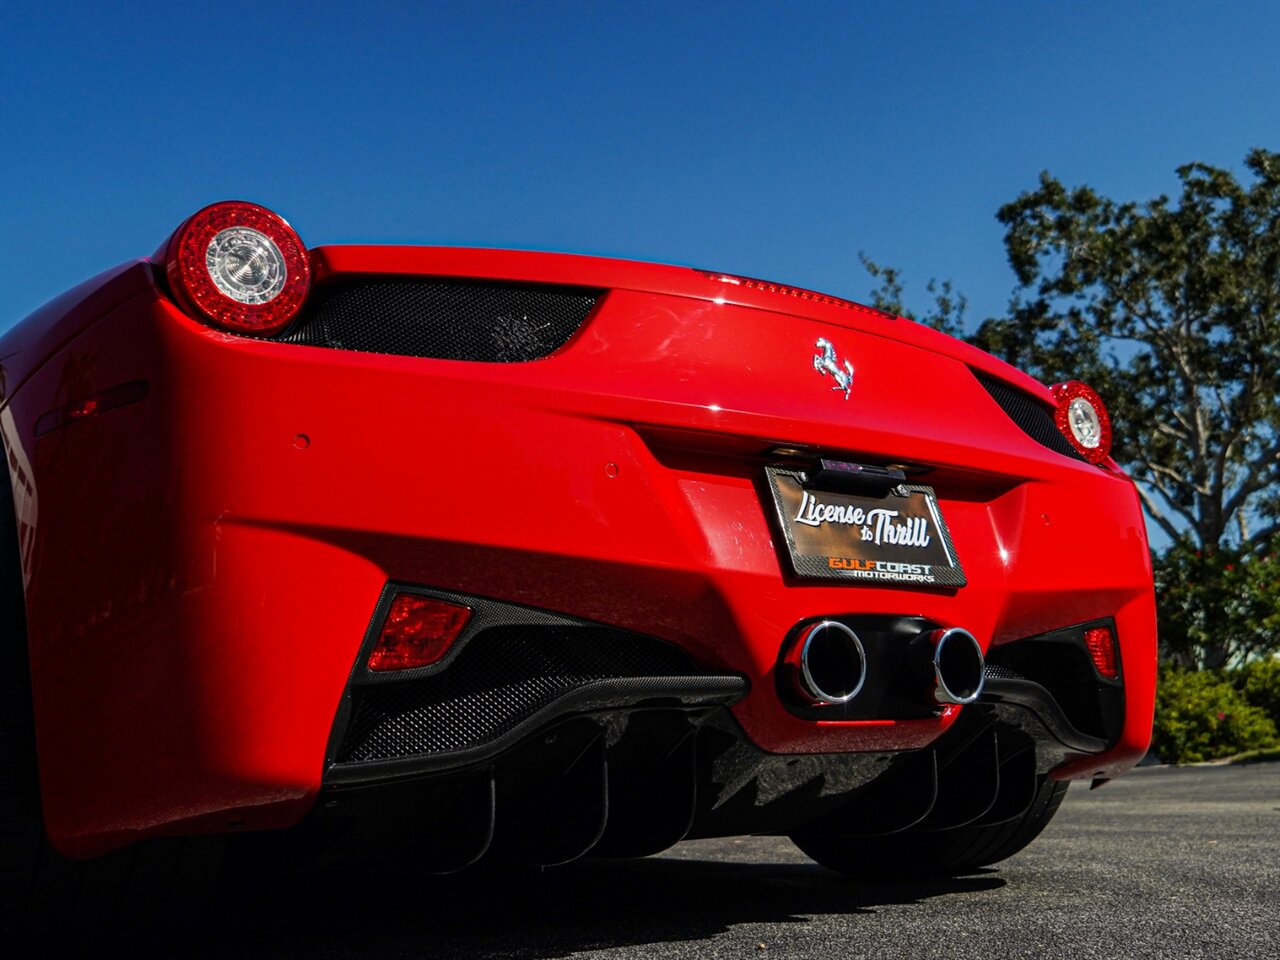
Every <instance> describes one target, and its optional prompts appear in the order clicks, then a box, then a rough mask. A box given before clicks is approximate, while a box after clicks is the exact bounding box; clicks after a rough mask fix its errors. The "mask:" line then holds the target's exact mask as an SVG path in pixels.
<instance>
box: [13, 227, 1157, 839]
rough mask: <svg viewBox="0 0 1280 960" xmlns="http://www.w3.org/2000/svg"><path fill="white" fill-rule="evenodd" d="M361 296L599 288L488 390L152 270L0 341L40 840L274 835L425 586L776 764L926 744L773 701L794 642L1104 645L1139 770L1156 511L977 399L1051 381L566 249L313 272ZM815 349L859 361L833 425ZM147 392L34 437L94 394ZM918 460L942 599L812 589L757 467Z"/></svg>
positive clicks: (755, 294) (1085, 772)
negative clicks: (1096, 636)
mask: <svg viewBox="0 0 1280 960" xmlns="http://www.w3.org/2000/svg"><path fill="white" fill-rule="evenodd" d="M312 258H313V259H312V265H313V270H314V279H315V284H316V285H317V286H321V285H323V284H325V283H327V282H332V281H333V280H334V279H336V278H343V277H351V276H357V275H365V274H394V275H402V276H405V275H407V276H413V275H436V276H447V277H475V278H486V279H499V280H506V281H531V282H539V283H568V284H573V285H577V286H588V287H596V288H599V289H602V290H606V291H607V293H606V294H605V296H604V297H603V299H602V301H601V302H600V303H599V305H598V306H597V308H596V309H595V312H594V314H593V315H592V317H591V318H590V319H589V320H588V322H587V323H586V324H584V326H583V328H582V329H581V330H580V331H579V333H578V334H577V335H576V336H575V337H574V338H573V339H572V340H571V341H570V342H569V343H568V344H567V345H566V346H565V347H563V348H562V349H560V350H559V351H557V352H556V353H555V354H554V355H552V356H551V357H548V358H547V359H545V360H539V361H533V362H529V363H520V364H485V363H470V362H459V361H445V360H424V359H419V358H411V357H397V356H383V355H373V354H361V353H354V352H348V351H342V350H328V349H321V348H316V347H310V346H299V345H294V344H289V343H281V342H271V341H263V340H254V339H246V338H242V337H237V336H232V335H229V334H226V333H222V332H219V331H217V330H214V329H211V328H210V327H207V326H204V325H202V324H201V323H198V322H197V321H195V320H193V319H191V318H190V317H188V316H186V315H184V314H183V313H182V312H181V311H180V310H179V309H178V308H177V307H175V306H174V304H173V303H172V301H171V300H170V299H169V297H168V296H167V295H166V294H165V292H164V289H163V286H162V284H161V282H160V280H159V278H158V277H157V275H156V271H155V269H154V268H153V266H152V265H151V264H150V263H149V262H146V261H142V262H138V263H135V264H132V265H126V266H125V267H123V268H120V269H118V270H117V271H114V272H111V273H109V274H104V275H103V276H102V277H100V278H97V279H96V280H95V281H91V283H90V284H88V285H85V286H84V287H81V288H77V290H76V291H73V292H72V294H69V295H68V296H67V297H66V298H63V299H61V300H60V301H57V302H55V304H51V305H50V306H49V307H48V308H46V309H45V310H43V311H41V312H40V313H39V314H37V315H36V316H35V317H33V318H32V319H31V320H29V321H27V322H25V323H24V324H22V325H20V326H19V327H18V328H15V329H14V330H13V331H11V332H10V333H9V334H7V335H6V336H5V337H4V339H3V350H2V354H0V355H3V368H4V376H5V396H4V406H3V416H2V421H0V423H2V425H3V432H4V439H5V443H6V446H7V449H8V453H9V465H10V476H11V479H12V481H13V485H14V490H15V501H16V508H17V514H18V520H19V526H20V536H21V542H22V546H23V561H24V576H25V579H26V585H27V612H28V620H29V634H30V650H31V659H32V674H33V682H34V695H35V707H36V720H37V736H38V740H39V748H40V762H41V778H42V785H43V792H44V803H45V810H46V820H47V826H48V830H49V833H50V836H51V837H52V839H53V840H54V842H55V843H56V844H57V845H58V847H59V848H60V849H62V850H63V851H65V852H68V853H72V854H90V853H95V852H98V851H101V850H105V849H108V848H110V847H113V846H118V845H120V844H122V843H125V842H128V841H129V840H131V839H133V838H136V837H140V836H145V835H149V834H153V833H166V832H190V831H193V830H236V829H259V828H267V827H280V826H287V825H290V824H293V823H296V822H297V821H298V820H299V819H300V818H301V817H302V816H303V815H304V814H305V813H306V812H307V810H308V809H309V808H310V806H311V804H312V803H313V802H314V799H315V796H316V793H317V791H318V789H319V786H320V778H321V772H322V766H323V762H324V757H325V746H326V740H327V738H328V736H329V733H330V729H331V726H332V723H333V719H334V714H335V710H336V708H337V705H338V702H339V699H340V697H341V695H342V692H343V689H344V685H345V684H346V681H347V678H348V676H349V674H350V672H351V669H352V665H353V662H354V658H355V656H356V653H357V650H358V648H359V645H360V642H361V639H362V637H363V635H364V632H365V630H366V628H367V626H368V623H369V620H370V617H371V615H372V613H373V609H374V605H375V603H376V601H377V599H378V597H379V594H380V591H381V590H382V588H383V586H384V584H385V583H386V582H387V581H388V580H397V581H406V582H412V583H421V584H428V585H431V586H434V587H437V588H441V589H446V590H454V591H459V592H464V593H474V594H479V595H483V596H488V597H494V598H498V599H502V600H507V601H512V602H517V603H522V604H528V605H532V606H537V607H543V608H547V609H552V610H556V611H559V612H562V613H565V614H569V615H572V616H576V617H582V618H587V619H591V620H596V621H601V622H604V623H608V624H613V625H616V626H619V627H623V628H627V629H633V630H637V631H640V632H643V633H646V634H650V635H653V636H658V637H661V638H664V639H666V640H669V641H672V642H674V643H677V644H679V645H680V646H681V647H683V648H684V649H685V650H686V651H688V652H689V653H690V654H691V655H692V656H693V657H694V658H695V659H696V660H697V661H698V662H699V664H701V665H702V666H704V667H706V668H707V669H712V668H718V669H725V670H732V671H738V672H741V673H743V674H746V675H747V676H748V677H749V678H750V679H751V681H752V688H751V693H750V694H749V695H748V697H747V698H746V699H745V700H744V701H743V702H742V703H740V704H739V705H738V706H736V707H735V708H734V713H735V715H736V717H737V719H738V721H739V722H740V723H741V725H742V727H743V728H744V729H745V731H746V733H747V734H748V735H749V737H750V738H751V739H752V740H753V741H754V742H755V743H756V744H757V745H759V746H760V747H762V748H764V749H765V750H768V751H773V752H782V753H789V752H798V753H804V752H823V753H829V752H840V751H872V750H876V751H882V750H904V749H912V748H918V747H922V746H924V745H927V744H928V743H930V742H931V741H933V740H934V739H936V738H937V737H938V736H939V735H940V734H941V733H942V732H943V731H944V730H945V729H946V728H947V726H948V725H949V724H950V723H951V722H953V721H954V719H955V716H956V713H957V710H958V709H959V708H949V709H948V710H947V711H946V712H945V713H944V714H943V715H942V716H941V717H939V718H938V719H934V720H910V721H891V720H882V721H862V722H814V721H810V720H804V719H801V718H799V717H797V716H795V715H793V714H791V713H789V712H788V711H787V710H786V709H785V708H784V707H783V706H782V705H781V704H780V703H779V701H778V699H777V696H776V695H775V693H774V684H773V682H772V672H773V670H774V669H775V665H776V663H777V660H778V652H779V645H780V643H781V642H782V638H783V637H784V635H785V634H786V633H787V631H788V630H789V629H790V628H791V627H792V626H793V625H794V624H795V623H797V622H798V621H799V620H801V619H803V618H806V617H812V616H819V615H828V614H840V613H852V612H857V613H889V614H911V615H919V616H924V617H927V618H929V619H931V620H934V621H937V622H939V623H942V624H947V625H955V626H963V627H964V628H966V629H968V630H969V631H970V632H972V633H973V634H974V635H975V636H976V637H978V638H979V640H980V641H981V643H982V645H983V646H984V647H987V648H989V647H991V646H993V645H998V644H1001V643H1005V642H1008V641H1012V640H1016V639H1020V638H1024V637H1028V636H1032V635H1035V634H1038V633H1042V632H1045V631H1048V630H1052V629H1056V628H1059V627H1062V626H1066V625H1069V624H1074V623H1080V622H1083V621H1086V620H1091V619H1095V618H1104V617H1112V618H1114V621H1115V624H1116V628H1117V633H1118V637H1119V642H1120V646H1121V659H1122V664H1123V671H1124V679H1125V686H1126V712H1125V720H1124V727H1123V733H1122V735H1121V737H1120V739H1119V741H1118V743H1117V744H1116V745H1115V746H1114V747H1113V748H1112V749H1110V750H1109V751H1108V752H1107V753H1105V754H1103V755H1101V756H1080V757H1079V758H1078V759H1074V760H1068V761H1067V762H1066V763H1064V764H1063V765H1062V766H1060V767H1059V768H1058V769H1057V770H1055V772H1054V775H1055V776H1057V777H1062V778H1067V777H1094V776H1104V777H1105V776H1111V775H1114V774H1115V773H1118V772H1120V771H1122V770H1124V769H1126V768H1128V767H1129V766H1131V765H1133V764H1134V763H1135V762H1136V761H1137V760H1138V759H1139V758H1140V757H1141V756H1142V754H1143V752H1144V751H1145V750H1146V747H1147V743H1148V739H1149V735H1150V725H1151V714H1152V704H1153V697H1154V675H1155V628H1154V601H1153V596H1152V587H1151V570H1150V560H1149V554H1148V549H1147V541H1146V536H1145V531H1144V526H1143V519H1142V513H1141V509H1140V506H1139V503H1138V499H1137V496H1136V494H1135V491H1134V489H1133V486H1132V484H1131V482H1130V481H1129V480H1128V478H1127V477H1125V476H1124V474H1123V473H1122V472H1121V471H1120V470H1119V469H1118V468H1117V467H1116V465H1115V464H1114V463H1113V462H1111V461H1109V460H1108V461H1106V462H1104V463H1103V464H1101V465H1100V466H1093V465H1090V464H1087V463H1082V462H1078V461H1074V460H1071V459H1068V458H1066V457H1063V456H1061V455H1058V454H1055V453H1053V452H1052V451H1049V450H1047V449H1045V448H1044V447H1042V446H1040V445H1039V444H1037V443H1036V442H1034V441H1033V440H1031V439H1030V438H1029V437H1028V436H1027V435H1026V434H1024V433H1023V432H1022V431H1021V430H1019V428H1018V427H1017V426H1015V425H1014V423H1013V422H1012V421H1011V420H1010V419H1009V418H1008V417H1007V416H1006V415H1005V414H1004V413H1003V412H1002V411H1001V410H1000V408H999V407H998V406H997V405H996V403H995V402H994V401H993V400H992V398H991V396H990V395H989V394H988V393H987V392H986V391H985V390H984V389H983V388H982V387H981V385H980V384H979V382H978V381H977V380H976V378H975V377H974V376H973V371H974V370H978V371H982V372H985V373H986V374H988V375H990V376H993V377H996V378H999V379H1001V380H1004V381H1006V382H1008V383H1011V384H1014V385H1015V386H1017V387H1019V388H1021V389H1022V390H1025V391H1028V392H1031V393H1033V394H1034V395H1035V396H1037V397H1041V398H1043V399H1044V400H1045V402H1046V403H1052V400H1051V397H1050V395H1049V392H1048V391H1047V389H1046V388H1045V387H1044V386H1042V385H1040V384H1038V383H1036V382H1035V381H1033V380H1031V379H1030V378H1027V377H1025V376H1024V375H1022V374H1020V373H1018V372H1016V371H1014V370H1012V369H1011V368H1009V367H1007V366H1005V365H1004V364H1002V363H1000V362H999V361H996V360H994V359H993V358H991V357H989V356H988V355H986V354H984V353H982V352H980V351H978V350H975V349H973V348H972V347H969V346H967V345H965V344H962V343H959V342H957V341H954V340H952V339H950V338H947V337H945V336H943V335H941V334H939V333H936V332H935V331H932V330H929V329H926V328H924V327H921V326H918V325H916V324H914V323H911V322H910V321H906V320H898V319H893V318H890V317H887V316H884V315H882V314H880V313H877V312H875V311H873V310H870V309H867V308H863V307H858V306H856V305H852V304H846V303H844V302H843V301H835V300H833V299H830V298H816V297H814V296H812V295H803V294H802V293H801V292H794V291H789V290H788V289H787V288H778V287H773V286H771V285H768V284H743V283H742V282H740V281H738V280H736V279H734V278H725V277H722V276H721V275H718V274H705V273H701V272H698V271H694V270H688V269H683V268H676V267H666V266H657V265H651V264H640V263H628V262H622V261H613V260H602V259H596V258H587V257H573V256H564V255H554V254H538V253H513V252H501V251H489V250H452V249H432V248H399V247H332V248H320V249H317V250H314V251H312ZM815 336H825V337H828V338H830V339H832V340H833V341H837V342H838V344H839V348H840V350H841V353H842V355H848V356H851V357H854V358H856V359H855V364H856V367H857V386H856V389H855V390H854V391H853V394H852V395H851V397H850V398H849V399H848V400H847V401H846V400H845V399H844V398H843V397H842V396H841V395H840V394H839V393H838V392H832V391H831V390H830V389H829V387H828V385H827V384H826V383H823V382H819V381H818V380H817V378H816V377H815V375H814V371H813V367H812V363H811V358H812V353H813V343H814V339H815ZM138 381H141V382H145V384H146V386H147V389H146V394H145V398H143V399H140V400H137V401H136V402H133V403H129V404H127V405H124V406H120V407H118V408H116V409H113V410H108V411H106V412H103V413H101V414H99V415H95V416H91V417H86V418H84V419H83V420H79V421H76V422H71V423H68V424H66V425H65V426H63V427H61V428H59V429H55V430H52V431H51V432H48V433H46V434H44V435H43V436H39V437H37V436H36V424H37V421H39V420H40V418H41V417H42V416H43V415H45V414H48V413H49V412H50V411H56V410H60V409H63V408H66V407H67V406H68V405H73V404H76V403H77V402H79V401H82V400H84V399H85V398H87V397H90V396H92V395H94V394H97V393H99V392H101V391H103V390H107V389H109V388H112V387H115V386H118V385H121V384H128V383H134V382H138ZM779 446H786V447H800V448H805V449H811V450H815V451H819V450H820V451H823V452H825V453H828V454H830V455H833V456H840V457H844V458H847V459H850V460H854V461H859V462H907V463H910V464H914V465H918V466H920V467H922V468H927V469H928V471H929V473H928V479H927V482H928V483H929V484H931V485H932V486H933V487H934V488H935V489H936V491H937V494H938V497H939V502H940V505H941V507H942V510H943V512H944V514H945V516H946V519H947V522H948V524H949V526H950V529H951V533H952V536H953V538H954V540H955V542H956V545H957V550H958V552H959V553H960V557H961V560H962V562H963V564H964V568H965V572H966V574H967V577H968V584H967V585H966V586H965V587H963V588H961V589H958V590H940V589H933V590H917V591H912V590H904V589H903V588H901V587H896V588H887V587H886V588H882V587H874V586H863V585H849V584H844V583H826V582H821V583H818V582H812V581H799V580H796V579H795V578H793V577H791V576H789V575H788V574H787V573H786V572H785V570H784V563H783V560H782V559H781V558H780V555H779V544H778V543H776V542H775V541H776V540H777V537H776V535H775V533H774V532H773V528H772V527H771V523H770V520H769V511H770V510H771V509H772V508H771V505H769V504H768V503H766V502H765V499H764V497H763V496H762V486H761V469H762V464H763V463H764V462H765V461H766V459H767V458H766V452H767V451H769V450H770V449H772V448H775V447H779Z"/></svg>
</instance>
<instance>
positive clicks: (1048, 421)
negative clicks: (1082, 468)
mask: <svg viewBox="0 0 1280 960" xmlns="http://www.w3.org/2000/svg"><path fill="white" fill-rule="evenodd" d="M974 375H975V376H977V377H978V382H979V383H980V384H982V386H983V387H984V388H985V389H986V391H987V393H989V394H991V399H993V400H994V401H995V402H996V403H998V404H1000V409H1001V410H1003V411H1004V412H1005V413H1007V414H1008V415H1009V419H1010V420H1012V421H1013V422H1014V423H1016V424H1017V425H1018V428H1019V429H1020V430H1021V431H1022V432H1023V433H1025V434H1026V435H1027V436H1028V437H1030V438H1031V439H1032V440H1034V441H1035V442H1036V443H1038V444H1040V445H1041V446H1042V447H1048V448H1049V449H1050V450H1052V451H1054V452H1055V453H1060V454H1062V455H1063V456H1064V457H1070V458H1071V459H1073V460H1079V461H1081V462H1082V463H1088V461H1087V460H1085V458H1084V457H1082V456H1080V454H1079V453H1078V452H1077V451H1076V448H1075V447H1073V446H1072V445H1071V444H1070V443H1068V442H1067V438H1066V437H1064V436H1063V435H1062V432H1061V431H1060V430H1059V429H1058V427H1057V424H1055V423H1054V422H1053V414H1052V413H1050V412H1049V410H1048V409H1047V408H1046V407H1045V406H1044V404H1042V403H1040V401H1038V400H1036V399H1035V398H1034V397H1031V396H1029V395H1027V394H1025V393H1023V392H1022V391H1021V390H1018V389H1016V388H1015V387H1010V386H1008V385H1007V384H1003V383H1001V382H1000V381H999V380H991V379H988V378H987V377H984V376H981V375H979V374H974Z"/></svg>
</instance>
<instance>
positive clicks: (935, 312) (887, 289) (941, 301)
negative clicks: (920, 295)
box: [858, 253, 969, 337]
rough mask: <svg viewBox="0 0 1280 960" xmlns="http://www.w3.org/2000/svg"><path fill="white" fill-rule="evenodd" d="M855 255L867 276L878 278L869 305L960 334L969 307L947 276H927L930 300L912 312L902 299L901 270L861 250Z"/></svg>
mask: <svg viewBox="0 0 1280 960" xmlns="http://www.w3.org/2000/svg"><path fill="white" fill-rule="evenodd" d="M858 259H859V260H861V261H862V268H863V269H864V270H866V271H867V273H869V274H870V275H871V278H872V279H873V280H878V281H879V284H878V285H877V286H876V287H875V289H874V290H872V291H871V306H873V307H875V308H876V309H877V310H883V311H884V312H885V313H888V314H892V315H893V316H895V317H906V318H908V319H909V320H915V321H916V322H917V323H923V324H925V325H927V326H930V327H933V328H934V329H935V330H941V331H942V332H943V333H945V334H949V335H950V336H953V337H961V336H964V315H965V312H966V311H967V310H968V308H969V301H968V299H966V297H965V295H964V294H963V293H960V292H959V291H958V290H956V289H955V288H954V287H953V286H952V285H951V281H950V280H941V281H939V280H936V279H931V280H930V281H929V283H928V284H927V285H926V286H925V290H926V291H928V293H929V296H930V297H932V298H933V304H932V306H931V307H930V309H929V310H928V311H927V312H926V313H923V314H915V313H912V312H911V311H910V310H908V309H907V307H906V306H905V305H904V304H903V302H902V273H901V272H900V271H899V270H898V269H896V268H895V267H882V266H881V265H880V264H878V263H876V262H875V261H874V260H872V259H871V258H870V257H868V256H867V255H866V254H865V253H859V254H858Z"/></svg>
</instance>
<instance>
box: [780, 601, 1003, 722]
mask: <svg viewBox="0 0 1280 960" xmlns="http://www.w3.org/2000/svg"><path fill="white" fill-rule="evenodd" d="M788 660H790V661H791V665H792V667H793V668H794V670H793V675H794V676H795V685H796V687H797V692H798V693H799V694H800V696H802V697H803V698H804V699H805V700H807V701H809V702H810V703H811V704H814V705H815V706H831V705H839V704H845V703H849V702H850V701H852V700H853V699H854V698H855V697H857V695H858V694H859V693H861V692H862V688H863V686H864V685H865V683H866V680H867V652H866V649H865V648H864V647H863V645H862V640H861V639H860V638H859V637H858V635H857V633H855V632H854V631H853V629H852V628H850V627H848V626H846V625H845V624H843V623H840V622H838V621H836V620H822V621H820V622H818V623H815V624H813V625H812V626H810V627H809V628H808V629H806V630H805V632H804V633H803V634H802V636H801V638H800V642H799V643H797V644H795V645H794V646H793V648H792V650H791V653H790V655H789V656H788ZM907 660H908V664H909V668H910V672H911V673H912V674H913V675H914V676H915V678H916V679H917V680H918V681H920V686H923V688H924V690H925V696H927V697H929V698H931V699H932V701H933V702H934V703H936V704H938V705H944V706H945V705H950V704H958V705H964V704H967V703H973V702H974V701H975V700H977V699H978V697H979V696H980V695H981V694H982V685H983V683H984V682H985V680H986V662H985V660H984V659H983V656H982V647H981V646H980V645H979V644H978V641H977V640H976V639H975V638H974V636H973V634H971V633H970V632H969V631H968V630H964V629H962V628H960V627H951V628H949V629H939V630H929V631H926V632H924V633H922V634H920V635H919V636H917V637H916V638H915V639H914V640H912V641H911V647H910V650H909V651H908V654H907Z"/></svg>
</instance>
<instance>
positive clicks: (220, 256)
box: [161, 200, 311, 336]
mask: <svg viewBox="0 0 1280 960" xmlns="http://www.w3.org/2000/svg"><path fill="white" fill-rule="evenodd" d="M161 258H162V260H163V266H164V269H165V273H166V275H167V276H168V278H169V286H170V289H171V290H172V292H173V296H174V299H175V300H177V301H178V303H179V305H180V306H181V307H182V308H183V309H184V310H186V311H187V312H188V313H190V314H192V315H193V316H195V317H196V318H197V319H200V320H204V321H206V322H208V323H211V324H213V325H215V326H218V327H222V328H223V329H225V330H230V331H232V332H235V333H249V334H257V335H260V336H269V335H270V334H273V333H277V332H279V331H280V330H282V329H284V328H285V327H286V326H287V325H288V324H289V322H290V321H291V320H293V318H294V317H296V316H297V315H298V311H299V310H301V309H302V304H303V303H304V302H305V301H306V299H307V291H308V289H309V288H310V286H311V264H310V260H309V258H308V256H307V248H306V247H305V246H303V244H302V241H301V240H300V239H299V238H298V235H297V233H295V232H294V230H293V228H292V227H290V226H289V224H287V223H285V221H284V220H283V219H282V218H281V217H280V216H278V215H277V214H274V213H272V212H271V211H270V210H268V209H266V208H265V207H260V206H258V205H257V204H256V203H246V202H244V201H242V200H228V201H225V202H223V203H215V204H213V205H212V206H208V207H205V208H204V209H203V210H201V211H200V212H199V213H197V214H195V216H193V217H191V218H190V219H188V220H187V221H186V222H185V223H183V224H182V225H181V226H180V227H178V229H177V230H175V231H174V233H173V236H172V237H170V238H169V241H168V243H166V244H165V246H164V248H163V253H162V254H161Z"/></svg>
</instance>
